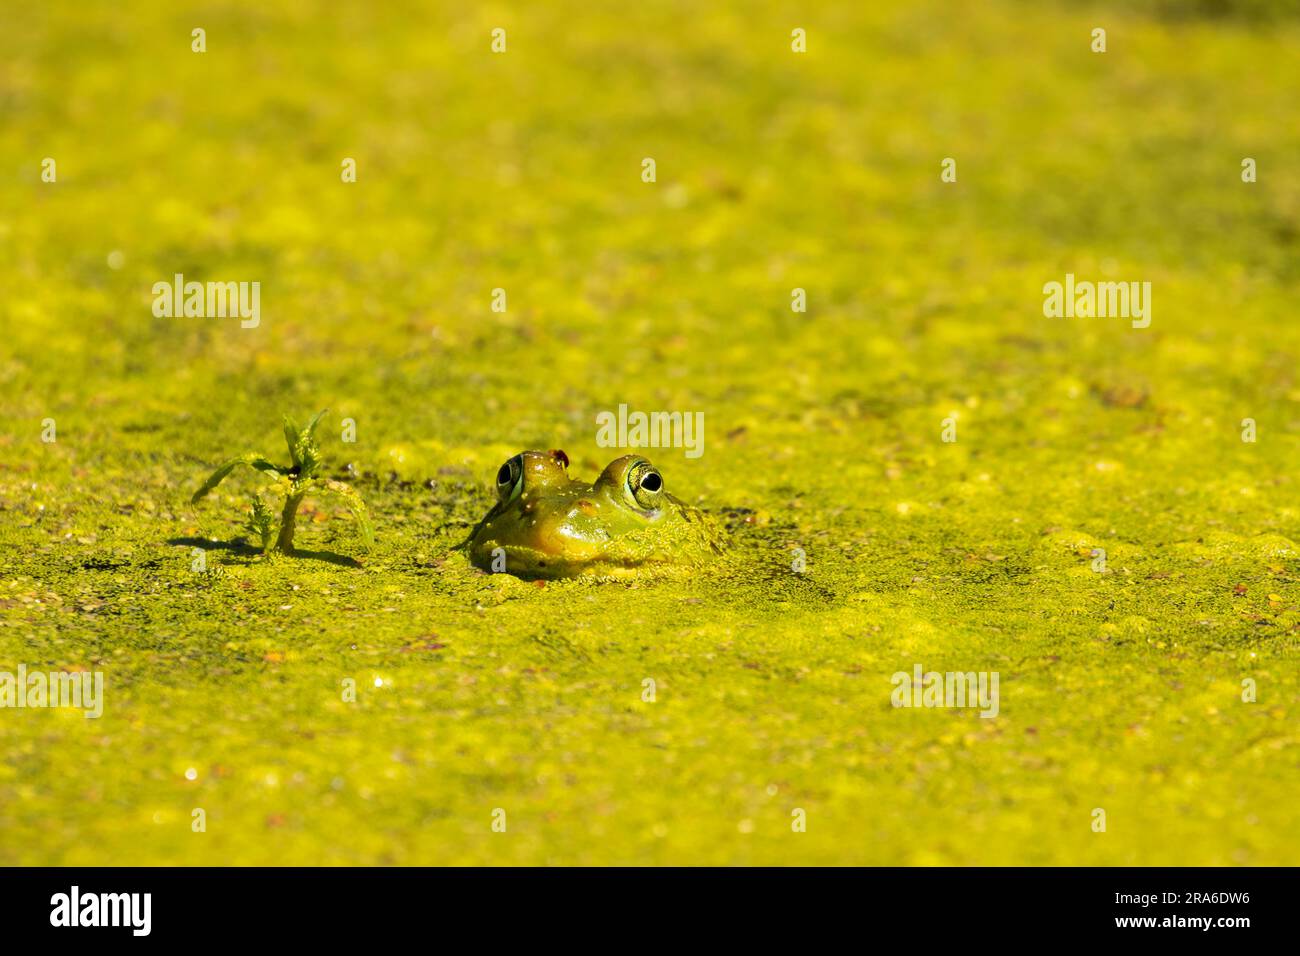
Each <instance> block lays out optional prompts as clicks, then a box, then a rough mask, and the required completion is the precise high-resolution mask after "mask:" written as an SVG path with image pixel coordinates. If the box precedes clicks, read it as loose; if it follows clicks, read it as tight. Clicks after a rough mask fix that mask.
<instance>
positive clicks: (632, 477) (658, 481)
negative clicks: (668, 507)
mask: <svg viewBox="0 0 1300 956" xmlns="http://www.w3.org/2000/svg"><path fill="white" fill-rule="evenodd" d="M627 490H628V492H629V493H630V494H631V495H632V498H633V500H634V501H636V503H637V504H638V505H640V506H641V507H642V508H647V509H652V508H658V507H659V505H660V503H661V502H662V501H663V496H664V477H663V475H661V474H659V469H658V468H656V467H655V466H654V465H652V464H650V462H648V461H638V462H637V463H636V464H634V465H633V466H632V467H631V468H629V469H628V471H627Z"/></svg>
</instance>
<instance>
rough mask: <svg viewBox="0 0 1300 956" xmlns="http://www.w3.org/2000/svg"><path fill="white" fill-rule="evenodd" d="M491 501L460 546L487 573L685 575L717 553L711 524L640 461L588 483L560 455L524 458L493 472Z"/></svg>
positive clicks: (627, 459) (627, 460) (618, 463)
mask: <svg viewBox="0 0 1300 956" xmlns="http://www.w3.org/2000/svg"><path fill="white" fill-rule="evenodd" d="M496 493H497V501H496V503H495V504H494V505H493V506H492V508H491V510H489V511H488V513H487V514H486V515H485V516H484V517H483V519H482V520H481V521H479V523H478V525H477V526H476V527H475V528H474V530H473V531H472V532H471V533H470V536H469V537H468V538H467V539H466V541H465V542H464V547H465V549H466V551H467V553H468V556H469V559H470V561H471V562H472V563H473V564H474V565H475V566H477V567H478V568H481V569H482V570H484V571H505V572H507V573H510V574H513V575H515V576H516V577H519V578H525V579H540V580H545V579H554V578H582V579H599V580H618V579H629V578H657V577H672V576H682V575H686V574H689V573H691V572H692V571H693V570H694V569H697V568H699V567H701V566H702V565H704V564H707V563H708V562H709V561H711V560H712V559H713V558H715V557H717V556H718V555H721V554H722V553H723V551H724V543H723V540H722V537H721V533H720V531H719V530H718V528H717V526H716V524H715V523H714V522H713V521H712V519H711V518H710V516H709V515H708V514H706V513H705V512H703V511H701V510H700V509H698V508H695V507H692V506H690V505H688V504H686V503H685V502H683V501H682V500H681V499H679V498H676V497H674V496H673V495H671V494H669V493H668V490H667V488H666V486H665V482H664V477H663V473H662V472H660V470H659V469H658V468H657V467H655V465H654V464H652V463H651V462H650V461H649V460H648V459H647V458H645V457H643V456H641V455H636V454H631V455H623V456H622V457H620V458H615V459H614V460H613V461H611V462H610V463H609V464H608V465H606V466H605V469H604V471H602V472H601V473H600V475H599V476H598V477H597V478H596V480H595V481H593V482H590V483H587V482H583V481H579V480H575V479H573V478H570V477H569V456H568V455H566V454H565V453H564V451H562V450H559V449H552V450H550V451H523V452H520V453H519V454H517V455H515V456H514V457H513V458H510V459H509V460H507V461H506V462H505V464H503V465H502V466H501V467H500V468H499V469H498V470H497V474H496Z"/></svg>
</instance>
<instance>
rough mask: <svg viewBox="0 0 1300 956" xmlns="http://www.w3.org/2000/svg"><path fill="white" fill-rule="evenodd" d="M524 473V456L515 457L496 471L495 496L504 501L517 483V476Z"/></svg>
mask: <svg viewBox="0 0 1300 956" xmlns="http://www.w3.org/2000/svg"><path fill="white" fill-rule="evenodd" d="M523 473H524V456H523V455H515V457H514V458H511V459H510V460H509V461H508V462H506V463H505V464H504V465H502V466H501V468H500V470H498V471H497V496H498V497H499V498H500V499H501V500H502V501H505V500H506V499H508V498H509V497H510V496H511V493H512V492H513V491H514V490H515V486H516V485H517V484H518V483H519V476H520V475H522V474H523Z"/></svg>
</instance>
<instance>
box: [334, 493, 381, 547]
mask: <svg viewBox="0 0 1300 956" xmlns="http://www.w3.org/2000/svg"><path fill="white" fill-rule="evenodd" d="M324 485H325V488H326V490H328V491H332V492H334V494H336V495H338V496H339V497H340V498H342V499H343V502H344V504H346V505H347V506H348V510H349V511H351V512H352V517H353V518H354V519H356V522H357V531H359V532H360V533H361V540H362V541H364V542H365V545H366V549H367V550H369V549H372V548H374V546H375V529H374V526H373V525H371V523H370V511H369V509H367V508H366V503H365V502H364V501H362V500H361V496H360V495H359V494H357V493H356V492H355V491H353V490H352V488H351V487H350V486H348V485H345V484H344V483H343V482H341V481H335V480H334V479H333V478H328V479H326V480H325V482H324Z"/></svg>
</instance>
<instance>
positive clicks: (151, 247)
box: [0, 2, 1300, 865]
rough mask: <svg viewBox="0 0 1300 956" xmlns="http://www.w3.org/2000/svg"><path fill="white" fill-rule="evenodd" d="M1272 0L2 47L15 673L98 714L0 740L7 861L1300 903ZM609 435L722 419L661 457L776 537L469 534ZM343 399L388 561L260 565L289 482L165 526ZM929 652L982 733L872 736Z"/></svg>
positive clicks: (4, 404)
mask: <svg viewBox="0 0 1300 956" xmlns="http://www.w3.org/2000/svg"><path fill="white" fill-rule="evenodd" d="M1296 14H1297V5H1296V4H1294V3H1280V4H1266V3H1249V2H1247V3H1239V4H1234V3H1212V2H1206V3H1160V2H1152V3H1139V4H1092V5H1087V4H1085V5H1079V4H1026V3H1014V2H993V3H981V4H978V5H969V4H954V3H916V4H911V3H909V4H882V5H870V4H850V3H843V4H819V5H816V6H815V7H807V6H804V5H800V4H793V3H782V2H774V3H754V4H748V3H747V4H743V5H742V4H710V5H707V6H705V7H701V6H700V5H698V4H689V3H646V4H632V5H628V4H603V3H597V4H572V3H555V4H550V3H548V4H528V5H518V4H505V3H492V4H485V5H481V6H477V5H476V6H473V7H471V8H466V7H465V5H462V4H432V5H431V4H428V3H382V4H376V3H370V4H360V3H357V4H353V3H339V4H327V3H303V2H285V3H276V4H270V5H267V4H254V3H227V2H209V3H201V4H196V5H193V6H187V7H181V6H178V5H175V4H171V3H162V2H159V3H124V4H113V5H100V4H81V3H63V2H51V3H42V4H18V3H10V2H5V3H0V22H3V24H4V27H3V29H2V30H0V283H2V284H3V294H2V295H0V316H3V323H4V336H3V338H2V340H0V385H2V387H0V667H8V668H13V667H16V666H17V663H19V662H25V663H27V665H28V667H29V668H30V667H33V666H35V665H41V666H46V667H50V668H69V669H75V668H87V669H102V670H104V671H105V672H106V675H107V677H106V684H107V691H106V693H107V695H108V698H107V701H106V710H105V716H104V717H103V718H102V719H101V720H99V721H86V720H83V719H82V718H81V717H80V715H79V714H78V715H76V716H75V719H73V718H72V717H69V716H67V715H66V714H63V713H60V712H55V711H50V712H46V713H32V712H27V713H24V714H23V715H22V716H21V717H16V716H15V715H14V712H7V713H4V714H0V753H2V754H3V758H2V760H3V762H2V763H0V828H3V830H4V831H5V833H6V834H8V835H9V837H10V839H6V841H5V845H4V847H2V848H0V862H6V863H83V864H84V863H165V864H187V863H269V864H274V863H280V862H289V863H327V864H340V863H367V864H369V863H396V864H410V863H529V864H532V863H566V864H567V863H588V864H593V863H594V864H604V863H729V864H730V863H740V864H744V863H773V862H778V863H779V862H791V863H796V862H807V863H829V864H837V863H916V864H930V863H949V864H952V863H956V864H970V863H1096V864H1122V863H1137V864H1146V863H1152V864H1155V863H1162V864H1171V863H1172V864H1203V865H1217V864H1255V863H1275V864H1276V863H1288V862H1294V854H1295V849H1296V836H1295V834H1297V833H1300V818H1298V817H1297V814H1298V813H1300V811H1298V810H1297V809H1296V807H1295V804H1294V801H1293V800H1288V799H1286V798H1287V797H1288V796H1290V795H1291V794H1293V793H1294V790H1295V786H1296V784H1297V782H1300V773H1298V771H1300V767H1298V765H1297V757H1296V754H1297V750H1296V736H1295V729H1294V728H1295V722H1294V717H1295V713H1296V707H1297V677H1296V670H1295V667H1294V654H1295V650H1296V629H1297V626H1300V614H1298V613H1297V610H1296V601H1297V591H1296V588H1295V582H1296V577H1297V572H1298V571H1300V561H1298V559H1297V554H1296V550H1295V544H1294V542H1295V540H1296V539H1297V535H1300V527H1298V526H1297V525H1298V523H1300V513H1298V512H1297V508H1296V495H1295V491H1296V486H1295V464H1296V462H1297V460H1300V459H1298V457H1297V451H1298V450H1300V448H1298V440H1300V382H1297V380H1296V369H1297V361H1296V359H1297V351H1298V349H1300V331H1297V326H1296V324H1295V323H1294V322H1293V321H1291V320H1290V317H1291V315H1292V313H1293V311H1294V308H1295V304H1296V301H1297V291H1298V287H1300V267H1298V266H1297V262H1298V259H1297V248H1298V246H1297V242H1298V238H1300V168H1298V167H1297V157H1298V156H1300V124H1297V122H1296V70H1295V64H1296V63H1297V62H1300V26H1298V25H1297V18H1296ZM498 28H499V29H502V30H504V31H505V34H504V35H505V51H504V52H501V53H494V52H493V51H492V42H493V37H492V31H493V30H494V29H498ZM1097 28H1102V29H1104V30H1105V31H1106V51H1105V52H1104V53H1097V52H1093V49H1092V47H1093V43H1094V40H1093V31H1094V30H1095V29H1097ZM195 29H202V30H203V31H205V33H204V40H205V51H204V52H195V51H194V50H193V49H192V44H193V42H194V40H193V34H192V31H194V30H195ZM795 29H803V30H805V31H806V38H807V41H806V42H807V49H806V52H805V53H796V52H794V51H793V50H792V48H791V36H792V31H793V30H795ZM645 158H652V159H654V161H655V167H656V178H655V181H654V182H653V183H647V182H644V181H643V179H642V169H643V160H644V159H645ZM945 158H952V159H954V160H955V162H956V171H957V180H956V182H953V183H946V182H943V181H941V178H940V172H941V165H940V164H941V162H942V161H943V160H944V159H945ZM1245 158H1252V159H1254V160H1255V161H1256V164H1257V170H1258V172H1257V181H1255V182H1253V183H1245V182H1243V181H1242V176H1241V172H1242V161H1243V159H1245ZM46 159H53V160H54V161H55V163H56V166H55V168H56V170H57V178H56V179H55V181H53V182H49V181H46V180H44V179H43V178H42V173H43V170H44V168H45V167H44V165H43V163H44V160H46ZM349 159H351V160H354V161H355V169H356V181H355V182H345V181H344V180H343V177H342V175H341V171H342V168H343V164H344V163H345V161H346V160H349ZM177 273H181V274H183V275H184V276H185V278H186V279H187V280H196V281H202V282H206V281H222V282H227V281H257V282H259V283H260V284H261V286H260V288H261V320H260V323H259V325H258V327H257V328H255V329H242V328H240V327H239V323H238V321H237V320H232V319H215V318H158V317H156V316H155V315H154V313H153V311H152V304H153V300H154V295H153V292H152V288H153V285H154V283H156V282H159V281H163V282H166V281H170V280H171V278H172V277H173V276H174V275H175V274H177ZM1066 273H1072V274H1074V275H1076V276H1077V277H1078V278H1079V279H1081V280H1082V279H1089V280H1094V281H1102V280H1114V281H1121V280H1122V281H1141V282H1150V283H1151V284H1152V289H1153V292H1152V309H1153V311H1152V323H1151V326H1150V328H1147V329H1142V330H1138V329H1133V328H1131V327H1130V325H1129V323H1128V322H1127V321H1125V320H1120V319H1100V318H1094V319H1048V318H1045V317H1044V315H1043V311H1042V305H1043V293H1042V287H1043V285H1044V283H1047V282H1051V281H1063V279H1064V276H1065V274H1066ZM796 288H799V289H803V290H805V292H806V295H807V303H808V305H807V311H806V312H804V313H796V312H792V310H791V307H790V303H791V293H792V290H794V289H796ZM494 289H504V290H505V291H506V295H507V302H508V305H507V308H506V311H505V312H494V311H493V310H492V308H491V306H492V296H493V290H494ZM620 403H627V404H628V405H629V406H630V407H631V408H633V409H644V410H682V411H701V412H703V413H704V415H705V422H706V431H705V446H704V447H705V452H704V455H703V456H702V457H701V458H700V459H698V460H688V459H686V458H685V457H684V456H683V455H682V454H681V453H680V451H677V450H663V451H660V452H659V453H657V454H655V455H652V457H654V458H655V460H656V463H657V464H659V465H660V467H661V468H662V470H663V472H664V475H665V479H666V481H667V483H668V488H669V490H671V491H673V492H674V493H675V494H677V495H679V496H681V497H683V498H685V499H687V500H689V501H692V502H694V503H697V504H699V505H701V506H702V507H704V508H705V509H706V510H711V511H714V512H715V513H719V514H721V513H723V512H725V511H727V510H730V511H732V512H735V513H743V514H749V515H751V519H750V520H749V521H748V522H742V523H741V525H740V526H739V527H737V528H735V529H734V532H735V539H736V540H735V545H734V548H733V551H732V554H731V555H730V557H729V560H728V564H727V566H726V568H725V569H723V570H721V571H720V572H719V573H717V574H714V575H711V576H704V577H702V578H701V579H700V580H698V581H695V582H689V583H687V584H683V585H677V586H672V587H630V588H629V587H626V586H612V587H611V586H596V585H586V586H581V585H572V584H564V583H561V584H557V585H548V586H547V587H545V588H537V587H535V586H533V585H531V584H527V583H525V582H520V581H516V580H515V579H513V578H508V577H506V576H492V577H491V578H487V577H484V576H481V575H478V574H477V573H475V572H474V571H472V570H471V569H470V568H468V567H467V566H466V565H465V564H464V561H463V559H462V558H460V557H459V556H457V555H455V554H454V553H453V552H452V551H451V548H452V546H453V545H454V544H455V543H456V542H457V541H458V540H460V539H461V538H463V537H464V534H465V532H466V530H467V529H468V528H469V527H470V526H471V525H472V523H473V522H474V521H476V520H477V519H478V518H479V517H480V516H481V515H482V514H483V513H484V512H485V511H486V510H487V508H488V507H489V506H490V503H491V501H492V494H493V492H492V478H493V476H494V474H495V472H496V469H497V468H498V466H499V465H500V463H501V462H502V461H504V460H505V459H506V458H507V457H508V456H510V455H512V454H514V453H515V452H517V451H519V450H521V449H523V448H530V447H536V448H563V449H565V450H566V451H567V452H568V454H569V457H570V458H571V459H572V461H573V471H574V472H575V474H578V475H580V476H582V477H586V478H591V477H594V476H595V474H596V473H597V472H598V471H599V469H600V468H602V467H603V466H604V464H605V463H606V462H607V461H608V460H609V459H610V458H612V457H614V455H615V454H616V452H613V451H611V450H608V449H603V448H599V447H597V446H596V444H595V416H596V415H597V414H598V413H599V412H601V411H605V410H614V409H617V407H618V405H619V404H620ZM321 408H328V409H330V410H331V418H330V419H328V420H327V424H326V425H325V426H323V428H322V435H323V436H325V437H324V438H323V441H322V447H323V451H324V454H325V457H326V462H327V465H328V467H329V469H330V472H331V473H332V474H336V475H337V476H338V477H343V478H346V479H347V480H349V481H352V482H353V483H354V484H355V486H356V487H357V488H358V490H359V491H360V492H361V493H362V494H363V495H364V496H365V497H366V499H367V500H368V501H369V502H370V505H371V509H372V511H373V512H374V514H375V521H376V528H377V532H378V537H379V548H378V550H377V552H376V553H375V554H374V555H372V556H370V557H369V558H368V559H366V560H364V561H363V562H362V563H360V564H356V565H354V564H351V563H347V562H330V561H323V560H304V561H298V562H293V561H288V562H286V561H278V562H273V561H266V560H263V559H261V558H257V557H252V556H250V555H249V554H247V553H246V549H241V547H239V546H237V542H239V541H240V540H242V539H246V538H247V534H246V532H244V531H243V530H242V521H243V510H244V509H246V508H247V497H248V490H249V489H251V488H253V487H255V486H256V484H257V477H256V476H255V475H253V474H251V473H249V474H248V475H243V476H240V477H239V478H238V479H237V480H235V481H232V482H231V484H230V485H228V486H223V488H222V490H221V491H220V492H219V493H218V494H216V495H214V496H212V498H211V499H210V500H208V501H207V502H205V503H204V504H203V505H202V506H200V507H192V506H191V505H190V504H189V501H188V499H189V495H190V494H191V493H192V491H193V490H194V489H195V488H196V487H197V486H198V483H199V482H201V481H202V479H203V478H204V477H205V476H206V475H207V474H208V473H209V472H210V471H211V469H212V468H213V467H214V466H215V465H216V464H217V463H218V462H219V461H221V460H222V459H223V458H225V457H227V456H229V455H232V454H236V453H239V452H242V451H244V450H246V449H253V450H258V451H262V452H264V453H267V454H269V455H271V456H272V457H274V458H280V457H282V456H283V452H282V450H281V447H280V446H281V442H282V439H281V438H280V426H279V416H280V415H281V414H282V413H289V414H292V415H294V416H296V417H297V418H299V419H300V420H301V419H304V418H306V417H308V416H309V415H310V414H312V413H313V412H315V411H316V410H318V409H321ZM343 418H351V419H353V420H354V421H355V422H356V424H357V441H356V443H355V444H343V443H342V442H341V440H340V431H339V421H340V420H341V419H343ZM946 418H953V419H954V420H955V421H956V422H957V429H958V431H957V435H958V440H957V441H956V442H953V443H944V442H942V441H941V440H940V431H941V427H942V425H941V423H942V421H943V420H944V419H946ZM1247 418H1250V419H1252V420H1254V422H1256V423H1257V427H1258V436H1259V437H1258V440H1257V441H1256V442H1254V443H1246V442H1243V441H1242V428H1243V426H1242V422H1243V420H1244V419H1247ZM46 419H53V420H54V421H55V422H56V423H57V441H55V442H43V441H42V440H41V434H42V423H43V422H44V421H45V420H46ZM305 514H306V516H307V518H306V524H305V528H304V531H303V532H302V542H303V545H304V546H305V547H312V548H315V549H318V550H320V551H325V552H329V553H331V554H335V555H344V556H350V555H352V554H354V553H355V552H356V550H357V548H356V542H355V539H354V538H353V536H352V529H351V527H350V525H349V523H348V522H347V520H346V515H345V514H344V513H343V512H342V511H341V510H339V509H337V508H335V507H334V506H333V505H331V504H329V503H325V502H319V503H317V502H309V504H308V508H307V510H306V512H305ZM753 516H756V517H753ZM196 538H198V539H207V540H209V541H211V542H214V543H218V544H222V545H231V546H230V547H224V548H216V549H215V550H214V551H212V552H211V554H212V558H211V560H212V563H213V565H214V566H215V567H218V568H221V569H222V574H223V576H221V577H213V576H210V575H205V576H200V577H198V578H196V576H195V575H194V574H193V572H192V571H191V568H190V550H191V549H190V546H188V545H187V544H186V542H188V541H191V540H192V539H196ZM232 543H236V544H232ZM794 548H801V549H803V550H804V551H805V552H806V553H807V555H808V565H809V572H808V575H807V577H806V581H807V585H806V586H800V587H792V586H791V585H789V584H788V583H787V582H785V581H784V579H782V578H781V577H780V576H779V575H777V574H776V572H774V571H773V570H772V569H773V568H774V567H776V568H781V567H784V566H785V565H788V563H789V561H788V558H787V556H788V555H789V554H790V553H791V551H792V549H794ZM1098 549H1101V550H1105V551H1106V553H1107V558H1108V569H1107V571H1106V572H1105V573H1100V572H1097V571H1096V570H1095V569H1094V568H1093V567H1092V564H1093V560H1094V558H1095V553H1096V551H1097V550H1098ZM917 661H920V662H922V663H923V664H924V666H925V667H926V668H927V669H928V668H931V667H933V668H935V669H939V670H944V669H949V668H951V669H960V670H963V671H965V670H999V671H1000V672H1001V673H1002V678H1003V682H1002V693H1003V695H1004V699H1003V704H1002V713H1001V716H1000V717H999V718H998V719H997V720H995V721H989V720H981V719H979V718H978V717H977V716H976V715H975V714H973V713H971V712H962V711H942V712H905V711H895V710H893V709H891V708H890V706H889V692H890V685H889V683H888V678H889V675H890V674H892V673H893V672H895V671H896V670H900V669H903V670H910V669H911V667H912V665H913V664H914V663H916V662H917ZM346 677H353V678H355V679H357V680H358V683H359V685H360V686H362V687H363V688H365V689H366V690H365V693H363V694H362V695H361V696H360V699H359V700H358V701H357V702H356V703H355V704H345V703H343V702H341V701H340V699H339V694H338V693H337V688H338V686H339V681H340V680H342V679H344V678H346ZM646 677H655V678H656V679H657V680H658V681H659V686H660V688H661V689H660V695H659V700H658V701H657V702H655V703H653V704H647V703H645V702H643V701H642V700H641V698H640V694H641V686H642V681H643V680H644V679H645V678H646ZM1247 677H1249V678H1251V679H1254V680H1256V681H1257V682H1258V684H1259V686H1260V688H1261V691H1260V696H1259V700H1258V702H1257V703H1254V704H1245V703H1243V702H1242V701H1241V682H1242V680H1243V679H1245V678H1247ZM376 681H377V682H378V683H376ZM1099 806H1100V807H1106V808H1108V812H1109V815H1110V816H1109V819H1110V830H1109V832H1108V833H1107V834H1105V835H1099V834H1095V833H1093V832H1092V831H1091V829H1090V820H1091V818H1090V816H1089V814H1090V812H1091V810H1092V809H1093V808H1095V807H1099ZM196 807H203V808H205V810H206V812H207V816H208V820H209V824H208V831H207V832H206V833H204V834H201V835H200V834H195V833H194V832H193V831H192V829H191V813H192V810H193V809H194V808H196ZM498 807H504V808H506V809H507V810H508V812H509V813H510V814H511V818H512V821H513V820H517V821H518V822H517V823H512V828H511V838H510V839H508V840H507V839H496V838H494V835H493V834H492V832H491V831H490V829H489V824H490V818H489V814H490V812H491V811H492V810H493V809H495V808H498ZM795 808H802V809H805V810H806V811H807V813H808V818H809V821H810V822H809V825H808V829H807V832H806V833H800V834H792V833H791V830H790V824H789V821H790V815H791V812H792V810H793V809H795Z"/></svg>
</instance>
